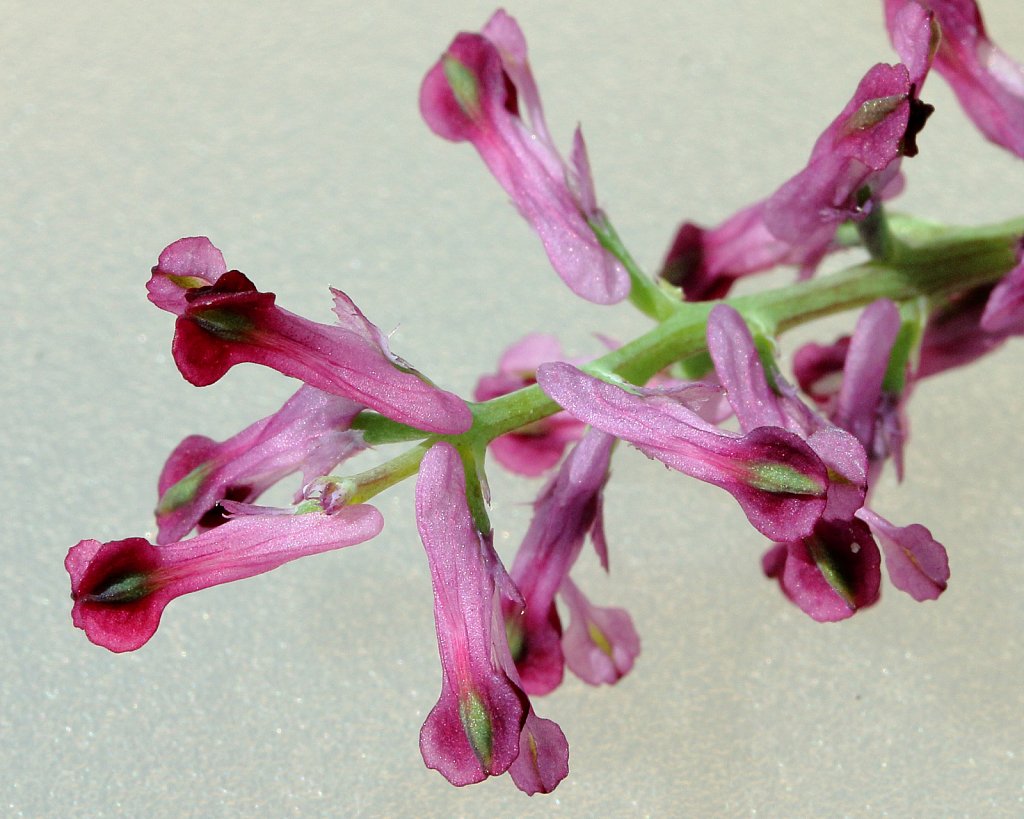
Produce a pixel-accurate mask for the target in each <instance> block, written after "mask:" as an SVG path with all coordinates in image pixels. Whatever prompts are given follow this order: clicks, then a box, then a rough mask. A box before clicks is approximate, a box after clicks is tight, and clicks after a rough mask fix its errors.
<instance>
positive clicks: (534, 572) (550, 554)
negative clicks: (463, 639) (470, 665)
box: [505, 430, 628, 694]
mask: <svg viewBox="0 0 1024 819" xmlns="http://www.w3.org/2000/svg"><path fill="white" fill-rule="evenodd" d="M614 442H615V439H614V438H613V437H612V436H610V435H606V434H605V433H603V432H599V431H597V430H591V431H589V432H588V433H587V434H586V435H584V436H583V439H582V440H581V441H580V442H579V443H578V444H577V445H576V446H575V447H574V448H573V451H572V452H571V453H570V454H569V456H568V457H567V458H566V459H565V461H564V463H563V464H562V467H561V468H560V469H559V471H558V474H557V475H556V476H555V477H554V478H553V479H552V480H551V481H550V482H549V483H548V484H547V486H545V487H544V489H543V491H542V492H541V493H540V496H539V497H538V498H537V500H536V502H535V503H534V513H533V519H532V520H531V521H530V528H529V529H528V530H527V532H526V536H525V537H524V538H523V542H522V545H521V546H520V547H519V551H518V552H517V553H516V557H515V561H514V562H513V563H512V579H513V580H514V581H515V584H516V586H517V588H518V589H519V591H520V593H521V594H522V597H523V601H524V602H525V607H524V606H521V605H516V604H514V603H512V602H511V601H510V602H509V603H508V604H507V605H506V606H505V631H506V633H507V634H508V638H509V645H510V648H511V654H512V658H513V659H514V660H515V663H516V668H517V670H518V671H519V676H520V678H521V679H522V683H523V689H524V690H525V691H526V692H528V693H530V694H547V693H548V692H549V691H551V690H553V689H554V688H556V687H557V686H558V685H559V683H561V681H562V673H563V667H564V664H565V660H564V655H563V650H562V625H561V620H560V619H559V617H558V610H557V608H556V607H555V595H556V593H558V592H559V591H560V590H561V589H563V587H564V584H565V583H568V582H571V581H569V579H568V578H569V571H570V569H572V567H573V565H574V564H575V562H576V559H577V558H578V557H579V554H580V551H581V550H582V548H583V541H584V540H585V539H586V536H587V534H588V533H589V534H590V535H591V537H592V539H593V541H594V543H595V545H596V546H597V550H598V554H599V555H600V556H601V558H602V562H606V561H607V546H606V544H605V538H604V527H603V525H602V514H601V507H602V503H603V498H602V490H603V489H604V484H605V481H606V480H607V478H608V465H609V461H610V459H611V451H612V445H613V444H614ZM627 619H628V616H627Z"/></svg>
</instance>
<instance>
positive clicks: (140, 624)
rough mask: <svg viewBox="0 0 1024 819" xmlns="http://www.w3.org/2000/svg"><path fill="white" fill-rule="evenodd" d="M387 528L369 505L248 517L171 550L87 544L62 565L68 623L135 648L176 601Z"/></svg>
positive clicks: (142, 544)
mask: <svg viewBox="0 0 1024 819" xmlns="http://www.w3.org/2000/svg"><path fill="white" fill-rule="evenodd" d="M383 525H384V520H383V518H381V516H380V513H379V512H378V511H377V510H376V509H374V508H373V507H372V506H350V507H347V508H345V509H343V510H342V511H340V512H339V513H338V514H336V515H323V514H317V513H310V514H306V515H293V516H277V515H275V516H269V517H266V516H252V517H244V518H240V519H238V520H232V521H229V522H228V523H226V524H224V525H223V526H219V527H217V528H216V529H211V530H210V531H208V532H204V533H203V534H201V535H198V536H197V537H194V538H192V539H191V540H184V541H181V542H180V543H171V544H168V545H166V546H153V545H152V544H150V543H149V542H148V541H146V540H145V539H144V538H141V537H133V538H128V539H127V540H115V541H111V542H109V543H100V542H99V541H98V540H83V541H81V542H79V543H78V544H76V545H75V546H72V547H71V550H70V551H69V552H68V556H67V558H66V559H65V561H64V566H65V568H67V570H68V574H69V575H71V598H72V599H73V600H74V601H75V604H74V607H73V608H72V610H71V618H72V620H73V622H74V624H75V625H76V626H78V628H80V629H84V630H85V634H86V636H87V637H88V638H89V639H90V640H91V641H92V642H94V643H96V644H97V645H101V646H103V647H105V648H108V649H110V650H111V651H116V652H121V651H134V650H135V649H137V648H139V647H140V646H142V645H144V644H145V643H146V641H148V640H149V638H150V637H152V636H153V634H154V632H156V629H157V626H158V625H159V624H160V616H161V615H162V614H163V610H164V607H165V606H166V605H167V604H168V603H170V602H171V601H172V600H173V599H174V598H175V597H179V596H181V595H183V594H189V593H190V592H194V591H199V590H200V589H205V588H209V587H210V586H217V585H219V584H221V583H229V582H231V581H232V580H241V579H243V578H246V577H252V576H254V575H257V574H262V573H263V572H269V571H270V570H271V569H276V568H277V567H278V566H281V565H283V564H285V563H287V562H288V561H290V560H295V559H296V558H299V557H305V556H307V555H313V554H318V553H320V552H326V551H330V550H332V549H341V548H344V547H345V546H352V545H355V544H356V543H362V542H363V541H365V540H369V539H370V538H372V537H374V536H376V535H377V534H378V533H379V532H380V530H381V528H382V527H383Z"/></svg>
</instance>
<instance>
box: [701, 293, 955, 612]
mask: <svg viewBox="0 0 1024 819" xmlns="http://www.w3.org/2000/svg"><path fill="white" fill-rule="evenodd" d="M899 324H900V318H899V313H898V311H897V310H896V307H895V306H894V305H893V304H892V303H891V302H888V301H879V302H875V303H874V304H872V305H870V306H869V307H868V308H867V310H865V311H864V313H863V314H862V316H861V318H860V320H859V321H858V324H857V328H856V329H855V331H854V334H853V337H852V338H851V341H850V344H849V354H848V356H847V359H846V362H845V368H844V375H843V382H842V386H841V387H840V391H839V393H840V394H839V399H838V402H837V407H836V411H835V412H834V415H833V417H834V420H835V421H836V423H837V424H839V426H836V425H835V424H833V423H831V422H829V421H827V420H826V419H824V418H822V417H820V416H819V415H817V414H816V413H814V412H813V411H811V410H810V409H809V408H808V407H807V406H806V405H804V404H803V403H801V402H800V401H799V399H798V398H797V397H796V396H795V394H794V393H793V392H792V390H791V389H790V388H789V386H788V385H787V384H786V383H785V381H784V380H783V379H782V377H781V374H779V373H778V372H773V373H772V378H771V380H770V381H769V379H768V378H767V377H766V374H765V371H764V366H763V364H762V362H761V359H760V356H759V353H758V350H757V346H756V344H755V343H754V339H753V337H752V336H751V333H750V330H749V328H748V327H747V325H746V323H745V322H744V321H743V318H742V317H741V316H740V315H739V313H737V312H736V311H735V310H734V309H732V308H731V307H729V306H727V305H718V306H717V307H715V308H714V309H713V310H712V311H711V314H710V315H709V317H708V349H709V351H710V353H711V357H712V360H713V361H714V363H715V370H716V372H717V373H718V376H719V378H720V379H721V381H722V384H723V386H724V387H725V389H726V393H727V395H728V397H729V402H730V403H731V404H732V406H733V410H734V411H735V413H736V417H737V419H738V420H739V423H740V427H741V428H742V429H743V430H745V431H748V430H754V429H757V428H759V427H760V428H764V427H763V426H762V425H764V424H770V425H772V426H779V427H784V428H786V429H788V430H791V431H793V432H794V433H796V434H798V435H800V436H801V437H804V438H805V439H806V441H807V443H808V444H809V445H810V446H811V447H812V448H813V449H814V450H815V451H816V452H817V453H818V454H819V455H820V456H821V457H822V459H823V460H824V461H825V462H826V463H827V464H828V467H829V473H830V475H831V476H833V478H832V481H831V485H830V489H831V490H832V491H830V495H829V502H828V504H827V505H826V507H825V510H824V512H823V515H822V519H821V521H819V522H818V523H817V524H816V525H815V528H814V531H813V532H811V533H810V534H809V536H805V537H801V538H798V539H789V540H786V541H784V542H780V543H779V544H778V545H777V546H775V547H774V548H773V549H771V550H770V551H769V552H768V554H767V555H766V556H765V559H764V563H763V565H764V569H765V573H766V574H768V575H769V576H770V577H776V578H778V580H779V582H780V585H781V586H782V590H783V591H784V592H785V593H786V595H787V596H788V597H789V598H790V599H791V600H793V602H795V603H796V604H797V605H798V606H800V608H802V609H803V610H804V611H805V612H806V613H807V614H809V615H810V616H811V617H813V618H814V619H816V620H825V621H831V620H838V619H843V618H845V617H849V616H850V615H851V614H853V613H854V612H856V611H857V610H858V609H860V608H863V607H865V606H867V605H870V604H871V603H873V602H875V600H876V599H877V597H878V591H879V567H880V558H879V552H878V546H877V545H876V543H875V541H874V539H873V538H872V536H871V531H874V532H875V533H877V534H878V535H879V538H880V540H881V541H882V547H883V550H884V551H885V556H886V566H887V568H888V571H889V577H890V579H891V580H892V582H893V585H894V586H896V587H897V588H898V589H901V590H903V591H905V592H907V593H908V594H910V595H911V596H912V597H914V598H915V599H916V600H924V599H934V598H935V597H938V595H939V594H941V592H942V591H943V590H944V589H945V587H946V581H947V580H948V578H949V569H948V564H947V561H946V552H945V549H944V548H943V546H942V544H940V543H938V542H937V541H936V540H935V539H934V538H932V536H931V533H930V532H928V530H927V529H925V528H924V527H923V526H920V525H917V524H914V525H913V526H910V527H898V526H894V525H893V524H891V523H889V522H888V521H886V520H885V519H884V518H882V517H881V516H879V515H877V514H876V513H874V512H872V511H871V510H870V509H868V508H867V507H865V506H864V502H865V498H866V495H867V491H868V487H869V484H868V481H869V480H870V481H873V480H874V477H875V476H876V475H877V474H878V468H880V464H876V465H875V467H874V468H872V466H871V463H872V461H875V460H878V459H882V460H884V457H885V456H887V455H888V454H889V450H888V449H886V448H884V447H880V446H877V445H876V441H877V439H878V437H879V436H881V435H882V434H883V433H882V432H881V431H880V427H882V426H885V420H886V418H885V413H886V412H888V411H889V409H890V408H891V406H892V403H891V402H889V401H887V400H886V399H885V396H884V394H883V383H884V376H885V373H886V371H887V369H888V366H889V356H890V353H891V351H892V348H893V345H894V343H895V340H896V336H897V332H898V330H899ZM772 385H774V387H773V386H772ZM865 524H866V525H865ZM869 527H870V530H871V531H869Z"/></svg>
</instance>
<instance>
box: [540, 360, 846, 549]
mask: <svg viewBox="0 0 1024 819" xmlns="http://www.w3.org/2000/svg"><path fill="white" fill-rule="evenodd" d="M537 381H538V383H539V384H540V385H541V388H542V389H543V390H544V392H546V393H547V394H548V395H549V396H550V397H551V398H552V399H554V400H555V401H557V402H558V403H559V404H561V405H562V407H564V408H565V409H566V410H567V411H568V412H569V413H571V414H572V415H574V416H576V417H577V418H579V419H580V420H581V421H585V422H586V423H588V424H590V425H591V426H593V427H595V428H596V429H600V430H603V431H604V432H607V433H609V434H611V435H614V436H616V437H617V438H621V439H622V440H624V441H627V442H628V443H630V444H632V445H633V446H635V447H636V448H637V449H639V450H640V451H641V452H643V453H644V454H645V455H647V456H648V457H651V458H657V459H658V460H660V461H662V462H663V463H665V464H667V465H668V466H670V467H672V468H673V469H676V470H678V471H680V472H683V473H684V474H687V475H690V476H691V477H694V478H698V479H699V480H702V481H705V482H707V483H711V484H714V485H715V486H719V487H721V488H723V489H725V490H726V491H727V492H729V493H730V494H732V496H733V497H734V498H736V500H737V501H738V502H739V504H740V507H741V508H742V509H743V512H744V513H745V514H746V516H747V519H748V520H749V521H750V522H751V524H752V525H753V526H754V528H756V529H757V530H758V531H760V532H761V533H762V534H764V535H766V536H767V537H770V538H772V539H774V540H792V539H797V538H800V537H803V536H805V535H807V534H809V533H810V532H811V530H812V529H813V527H814V524H815V523H816V522H817V520H818V519H819V518H820V517H821V514H822V512H823V511H824V509H825V496H826V493H827V491H828V487H829V480H828V476H827V472H826V469H825V465H824V464H823V463H822V462H821V460H820V459H819V458H818V456H817V455H815V454H814V451H813V450H812V449H811V448H810V447H809V446H808V445H807V444H806V443H804V442H803V441H802V440H800V438H799V437H797V436H796V435H794V434H793V433H791V432H788V431H786V430H784V429H779V428H770V427H766V428H759V429H755V430H753V431H751V432H750V433H748V434H746V435H737V434H736V433H733V432H729V431H726V430H720V429H717V428H716V427H714V426H712V425H711V424H709V423H708V422H707V421H705V420H704V419H703V418H701V417H700V416H699V415H697V413H695V412H694V411H693V410H692V409H690V408H689V407H688V406H686V405H685V404H684V403H682V401H681V400H680V399H679V398H678V397H673V396H672V394H671V393H667V392H660V391H656V390H646V391H645V390H642V389H638V390H637V391H636V392H630V391H627V390H626V389H623V388H621V387H618V386H615V385H614V384H609V383H606V382H604V381H600V380H598V379H596V378H594V377H592V376H590V375H587V374H586V373H584V372H582V371H580V370H578V369H576V368H575V367H573V366H572V365H570V364H562V363H552V364H545V365H543V366H542V367H540V368H539V369H538V370H537ZM682 394H683V393H680V395H682Z"/></svg>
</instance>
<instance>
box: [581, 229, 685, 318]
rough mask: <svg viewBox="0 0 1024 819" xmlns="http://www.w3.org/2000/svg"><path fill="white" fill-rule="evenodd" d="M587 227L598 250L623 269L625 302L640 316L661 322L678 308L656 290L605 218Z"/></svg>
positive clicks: (676, 304) (662, 291)
mask: <svg viewBox="0 0 1024 819" xmlns="http://www.w3.org/2000/svg"><path fill="white" fill-rule="evenodd" d="M590 227H591V229H592V230H593V231H594V235H595V236H597V240H598V241H599V242H600V243H601V247H603V248H604V249H605V250H607V251H608V252H609V253H611V254H612V255H613V256H614V257H615V258H616V259H618V260H619V261H620V262H621V263H622V266H623V267H624V268H626V272H627V273H628V274H629V281H630V291H629V300H630V301H631V302H632V303H633V305H634V306H635V307H636V308H637V309H638V310H639V311H640V312H641V313H643V314H644V315H645V316H649V317H650V318H652V319H654V320H655V321H662V320H663V319H666V318H668V317H669V316H671V315H672V314H673V313H675V312H676V311H677V310H678V309H679V302H678V301H676V300H675V299H673V298H672V297H671V296H669V294H668V293H666V292H665V291H664V290H662V289H661V288H660V287H658V285H657V283H656V282H655V281H653V280H652V279H651V278H650V277H649V276H648V275H647V274H646V273H645V272H644V271H643V269H642V268H641V267H640V265H639V264H637V261H636V259H634V258H633V255H632V254H631V253H630V252H629V250H628V249H627V247H626V246H625V244H623V242H622V240H621V239H620V238H619V234H618V233H616V232H615V228H614V227H612V224H611V222H609V221H608V220H607V219H606V220H604V221H603V222H601V223H597V222H591V223H590Z"/></svg>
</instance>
